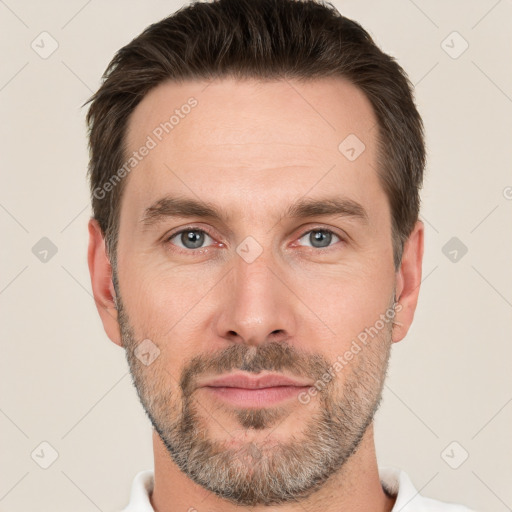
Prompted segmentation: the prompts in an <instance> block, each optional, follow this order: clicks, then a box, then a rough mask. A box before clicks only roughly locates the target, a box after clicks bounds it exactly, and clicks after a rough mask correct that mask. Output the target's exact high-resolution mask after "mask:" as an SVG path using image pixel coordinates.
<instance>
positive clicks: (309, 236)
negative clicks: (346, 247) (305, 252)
mask: <svg viewBox="0 0 512 512" xmlns="http://www.w3.org/2000/svg"><path fill="white" fill-rule="evenodd" d="M333 236H334V237H336V238H337V239H338V240H339V241H340V242H341V241H342V240H341V238H340V237H339V236H338V235H337V234H336V233H334V232H333V231H331V230H329V229H312V230H310V231H307V232H306V233H304V234H303V235H302V236H301V237H300V238H299V240H302V239H303V238H306V240H307V241H309V242H310V243H311V245H310V247H314V248H315V249H325V248H327V247H329V246H330V245H331V242H332V240H333Z"/></svg>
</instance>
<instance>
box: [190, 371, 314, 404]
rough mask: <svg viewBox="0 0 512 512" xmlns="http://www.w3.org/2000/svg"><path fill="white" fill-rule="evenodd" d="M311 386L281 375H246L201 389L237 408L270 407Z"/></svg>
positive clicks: (212, 382)
mask: <svg viewBox="0 0 512 512" xmlns="http://www.w3.org/2000/svg"><path fill="white" fill-rule="evenodd" d="M310 386H312V384H311V382H310V381H304V380H297V379H294V378H292V377H287V376H286V375H280V374H266V375H261V376H259V377H254V376H249V375H247V374H245V375H244V374H231V375H224V376H221V377H217V378H214V379H210V380H207V381H204V382H201V383H200V385H199V388H200V389H203V390H205V391H206V392H208V393H210V394H211V395H212V396H214V397H215V398H216V399H219V400H222V401H223V402H227V403H229V404H231V405H234V406H236V407H249V408H252V407H269V406H271V405H273V404H277V403H279V402H282V401H283V400H290V399H291V398H297V396H298V394H299V393H300V392H302V391H304V390H306V389H307V388H309V387H310Z"/></svg>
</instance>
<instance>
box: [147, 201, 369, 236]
mask: <svg viewBox="0 0 512 512" xmlns="http://www.w3.org/2000/svg"><path fill="white" fill-rule="evenodd" d="M327 215H329V216H336V217H349V218H354V219H356V220H359V221H362V222H363V223H365V224H368V214H367V212H366V210H365V209H364V208H363V206H362V205H361V204H359V203H358V202H356V201H354V200H352V199H348V198H343V197H326V198H318V199H317V198H310V197H308V198H301V199H299V200H298V201H296V202H295V203H293V204H292V205H290V206H289V207H288V208H287V209H286V210H285V212H284V214H283V216H282V217H281V218H283V217H284V218H308V217H316V216H327ZM174 217H178V218H188V217H200V218H204V219H211V220H218V221H221V222H224V223H227V222H229V220H230V219H231V215H229V213H228V212H227V211H226V210H225V209H224V208H221V207H218V206H215V205H214V204H212V203H210V202H205V201H198V200H195V199H189V198H181V197H172V196H166V197H163V198H161V199H159V200H157V201H156V202H155V203H153V204H152V205H151V206H149V207H148V208H146V209H145V210H144V214H143V215H142V218H141V219H140V222H141V224H142V225H143V227H144V228H145V229H147V228H150V227H152V226H154V225H156V224H158V223H159V222H161V221H163V220H165V219H167V218H174Z"/></svg>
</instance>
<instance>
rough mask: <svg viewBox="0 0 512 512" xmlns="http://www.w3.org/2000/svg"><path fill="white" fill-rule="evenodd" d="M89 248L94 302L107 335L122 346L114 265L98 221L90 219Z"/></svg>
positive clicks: (88, 257) (88, 260)
mask: <svg viewBox="0 0 512 512" xmlns="http://www.w3.org/2000/svg"><path fill="white" fill-rule="evenodd" d="M88 228H89V248H88V252H87V262H88V265H89V273H90V276H91V286H92V291H93V296H94V302H95V303H96V308H97V310H98V313H99V315H100V318H101V321H102V323H103V328H104V329H105V332H106V333H107V336H108V337H109V338H110V339H111V340H112V341H113V342H114V343H116V344H117V345H119V346H122V340H121V334H120V329H119V323H118V317H117V306H116V302H115V296H116V294H115V290H114V285H113V283H112V267H111V265H110V262H109V259H108V256H107V251H106V247H105V239H104V236H103V232H102V231H101V228H100V225H99V224H98V221H97V220H96V219H94V218H91V219H90V220H89V226H88Z"/></svg>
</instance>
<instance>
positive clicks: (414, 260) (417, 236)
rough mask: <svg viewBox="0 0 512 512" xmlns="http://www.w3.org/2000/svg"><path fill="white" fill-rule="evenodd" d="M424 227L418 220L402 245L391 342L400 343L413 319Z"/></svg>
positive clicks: (419, 277)
mask: <svg viewBox="0 0 512 512" xmlns="http://www.w3.org/2000/svg"><path fill="white" fill-rule="evenodd" d="M423 236H424V225H423V222H422V221H420V220H418V221H417V222H416V224H415V225H414V229H413V230H412V233H411V234H410V236H409V238H408V239H407V241H406V243H405V244H404V250H403V254H402V262H401V264H400V268H399V269H398V271H397V273H396V296H397V299H396V300H397V302H398V304H397V306H396V315H395V319H394V322H395V325H393V337H392V339H393V342H394V343H396V342H398V341H401V340H402V339H403V338H404V337H405V335H406V334H407V331H408V330H409V327H410V326H411V324H412V320H413V318H414V312H415V311H416V304H417V303H418V295H419V293H420V284H421V265H422V262H423Z"/></svg>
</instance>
